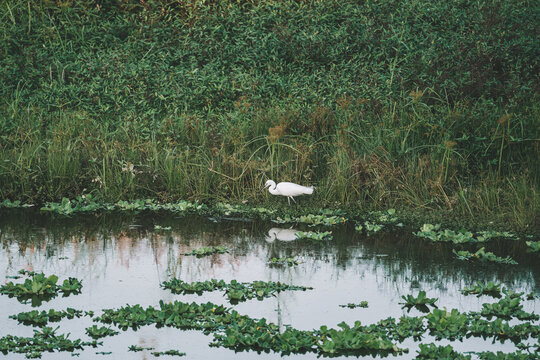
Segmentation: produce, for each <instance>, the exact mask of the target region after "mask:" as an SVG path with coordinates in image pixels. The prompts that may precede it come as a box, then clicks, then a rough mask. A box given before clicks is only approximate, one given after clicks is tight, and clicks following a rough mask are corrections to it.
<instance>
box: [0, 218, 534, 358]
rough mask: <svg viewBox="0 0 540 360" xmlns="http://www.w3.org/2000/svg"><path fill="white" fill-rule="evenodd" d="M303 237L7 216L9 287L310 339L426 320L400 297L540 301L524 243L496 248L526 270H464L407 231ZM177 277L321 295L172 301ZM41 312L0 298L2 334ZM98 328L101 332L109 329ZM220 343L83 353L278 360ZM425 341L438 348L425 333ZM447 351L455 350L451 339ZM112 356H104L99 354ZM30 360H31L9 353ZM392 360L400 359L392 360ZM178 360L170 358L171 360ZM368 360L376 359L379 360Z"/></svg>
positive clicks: (471, 306)
mask: <svg viewBox="0 0 540 360" xmlns="http://www.w3.org/2000/svg"><path fill="white" fill-rule="evenodd" d="M155 225H160V226H163V227H166V226H171V227H172V230H170V231H167V230H155V229H154V226H155ZM295 230H297V229H295V228H292V229H291V228H287V227H283V226H281V227H280V226H279V225H277V224H273V223H271V222H251V221H235V220H234V219H229V220H226V219H222V220H220V221H216V220H215V219H206V218H201V217H189V218H181V217H175V216H174V215H171V214H152V213H141V214H136V215H129V216H126V215H125V214H124V215H120V214H117V215H114V214H107V215H99V216H96V215H90V216H77V217H73V218H67V219H66V218H58V217H57V218H55V217H51V216H45V215H43V214H40V213H39V212H37V211H32V210H30V211H2V212H0V281H2V283H5V282H7V281H14V282H20V281H23V280H22V279H19V280H11V279H8V278H6V276H11V275H16V273H17V271H18V270H20V269H27V270H34V271H43V272H44V273H45V274H47V275H50V274H56V275H58V277H59V278H60V282H61V281H62V280H63V279H65V278H67V277H76V278H78V279H80V280H82V284H83V289H82V294H80V295H76V296H73V295H72V296H69V297H67V298H62V297H57V298H54V299H52V300H50V301H48V302H44V303H43V304H42V305H41V306H39V307H37V308H35V309H38V310H47V309H51V308H53V309H56V310H63V309H65V308H66V307H72V308H75V309H80V310H95V311H96V313H97V314H99V310H100V309H105V308H118V307H120V306H124V305H126V304H132V305H133V304H140V305H142V306H148V305H153V306H157V305H158V303H159V300H164V301H166V302H168V301H173V300H180V301H185V302H191V301H196V302H207V301H211V302H214V303H218V304H225V305H227V306H229V307H234V309H236V310H237V311H238V312H239V313H241V314H246V315H249V316H251V317H254V318H262V317H264V318H266V319H267V320H268V321H270V322H273V323H276V324H280V325H282V326H284V325H291V326H293V327H295V328H298V329H305V330H311V329H314V328H318V327H320V326H321V325H327V326H329V327H335V326H336V325H337V324H338V323H340V322H342V321H345V322H347V323H349V324H352V323H354V321H356V320H360V321H361V322H362V323H363V324H370V323H374V322H377V321H379V320H381V319H385V318H387V317H390V316H391V317H396V318H399V317H400V316H402V315H413V316H415V315H419V314H421V313H419V312H418V311H417V310H414V309H413V310H411V311H410V312H407V310H406V309H402V307H401V305H400V304H399V303H400V302H401V301H402V299H401V296H402V295H407V294H414V295H416V294H417V293H418V291H420V290H425V291H426V292H427V295H428V297H436V298H438V299H439V300H438V302H437V304H438V305H439V307H440V308H443V307H446V308H448V309H452V308H457V309H459V310H460V311H463V312H464V311H470V310H476V311H478V310H480V309H481V304H482V303H484V302H493V301H494V300H492V299H491V298H488V297H482V298H477V297H475V296H464V295H462V294H461V293H460V291H459V290H460V289H462V288H464V287H466V286H470V285H473V284H475V283H476V282H484V283H485V282H487V281H495V282H502V283H503V284H504V285H505V286H507V287H509V288H511V289H512V290H515V291H524V292H526V293H530V292H535V293H536V295H537V297H538V296H539V295H540V284H539V281H540V265H539V264H538V257H537V256H536V255H534V254H526V253H525V251H524V249H523V246H522V245H521V244H520V243H518V242H515V241H511V240H500V241H495V242H493V243H491V244H490V245H489V248H488V249H487V250H490V251H493V252H495V253H496V254H498V255H502V256H503V257H504V256H506V255H510V256H512V257H514V258H515V259H516V260H517V261H518V262H519V265H515V266H510V265H497V264H484V263H480V264H477V263H472V262H464V261H459V260H456V259H455V258H454V255H453V254H452V246H451V245H446V244H442V245H441V244H436V245H435V244H431V243H429V242H426V241H424V240H421V239H417V238H415V237H413V236H411V232H412V231H411V230H410V229H404V230H402V231H400V232H392V233H388V232H383V233H378V234H375V235H372V236H369V237H367V236H365V235H359V234H357V233H355V232H354V230H353V229H349V228H347V227H342V228H337V229H333V231H334V239H333V240H331V241H320V242H315V241H307V240H302V241H300V240H295V239H294V231H295ZM215 245H224V246H227V247H228V248H229V249H230V253H228V254H224V255H212V256H209V257H205V258H196V257H193V256H183V255H182V254H183V253H186V252H189V251H191V250H193V249H195V248H197V247H201V246H215ZM272 257H296V258H298V259H300V260H301V261H302V264H300V265H298V266H294V267H287V266H285V267H271V266H269V265H268V264H267V261H268V260H269V259H270V258H272ZM174 276H175V277H178V278H180V279H182V280H184V281H188V282H192V281H204V280H209V279H211V278H215V279H223V280H226V281H230V280H233V279H236V280H238V281H253V280H264V281H270V280H271V281H281V282H285V283H290V284H295V285H304V286H312V287H313V290H308V291H287V292H282V293H280V294H278V295H277V296H276V297H273V298H269V299H264V300H262V301H258V300H249V301H246V302H242V303H240V304H238V305H231V304H229V303H228V302H227V299H226V298H225V297H224V296H223V293H222V292H220V291H217V292H212V293H204V294H203V295H202V296H198V295H196V294H194V295H174V294H171V293H170V292H169V291H168V290H164V289H162V288H160V283H161V282H163V281H165V280H168V279H170V278H171V277H174ZM360 301H367V302H368V304H369V305H368V308H356V309H349V308H342V307H340V306H339V305H342V304H347V303H359V302H360ZM32 309H34V308H32V307H31V305H30V304H20V303H19V302H18V301H17V300H16V299H15V298H8V297H7V296H0V336H5V335H7V334H12V335H19V336H31V335H32V334H33V328H32V327H27V326H24V325H19V324H17V321H15V320H12V319H9V318H8V316H9V315H12V314H16V313H18V312H21V311H30V310H32ZM525 310H526V311H534V312H536V313H538V312H540V302H539V301H538V300H536V301H529V302H526V305H525ZM92 324H93V323H92V320H91V319H90V318H88V317H84V318H80V319H74V320H63V321H61V322H59V323H52V325H51V326H53V327H56V326H59V327H60V328H59V329H58V332H59V333H70V334H71V335H70V338H71V339H75V338H81V339H83V340H89V338H88V336H87V335H86V334H85V328H86V327H88V326H91V325H92ZM100 326H101V325H100ZM211 341H212V336H211V335H210V336H205V335H203V334H202V333H201V332H198V331H181V330H178V329H173V328H161V329H156V328H155V327H154V326H146V327H143V328H141V329H139V330H137V331H133V330H128V331H125V332H123V331H121V332H120V334H119V335H117V336H113V337H106V338H104V339H103V346H101V347H99V348H96V349H93V348H85V350H83V351H77V352H78V353H80V356H79V357H78V358H81V359H93V358H96V357H98V356H99V357H101V356H103V358H106V359H151V358H154V357H153V356H152V355H151V354H150V352H149V351H143V352H139V353H133V352H128V347H129V346H130V345H139V346H143V347H154V348H155V350H153V351H165V350H169V349H177V350H180V351H183V352H186V353H187V356H186V357H185V358H187V359H253V358H257V359H259V358H260V359H278V358H281V355H280V354H276V353H268V354H264V353H263V354H257V353H255V352H241V353H235V352H233V351H231V350H228V349H223V348H214V347H209V346H208V344H209V343H210V342H211ZM422 342H423V343H430V342H434V340H433V338H431V337H430V336H428V335H426V336H425V337H424V338H423V340H422ZM437 343H438V344H442V345H446V344H448V343H449V342H448V341H440V342H437ZM451 344H452V346H453V347H454V348H455V349H456V350H457V351H460V352H467V351H485V350H490V351H499V350H500V351H504V352H510V351H514V350H515V347H514V345H513V344H512V343H511V342H505V343H504V344H501V343H495V344H492V343H491V340H488V341H483V340H480V339H467V340H464V341H463V342H452V343H451ZM399 346H400V347H408V348H409V353H408V354H403V355H401V356H398V357H396V358H400V359H410V358H414V357H415V356H416V350H417V344H416V343H414V342H413V341H412V340H410V341H409V340H407V341H405V342H404V343H402V344H400V345H399ZM97 351H99V352H101V351H104V352H109V351H110V352H112V353H111V354H110V355H96V352H97ZM8 357H9V358H13V359H19V358H20V359H23V358H24V355H20V354H9V355H8ZM286 357H287V358H294V359H312V358H316V355H314V354H301V355H290V356H286ZM391 357H392V356H391ZM67 358H72V356H71V354H70V353H44V354H43V359H67ZM167 358H171V357H167ZM367 358H371V357H370V356H369V357H367Z"/></svg>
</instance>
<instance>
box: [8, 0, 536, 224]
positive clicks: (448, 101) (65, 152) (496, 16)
mask: <svg viewBox="0 0 540 360" xmlns="http://www.w3.org/2000/svg"><path fill="white" fill-rule="evenodd" d="M539 6H540V5H538V2H535V1H526V2H517V1H507V2H476V1H469V0H466V1H463V2H460V3H459V4H453V3H449V2H447V1H443V0H436V1H426V0H422V1H399V2H398V1H393V0H385V1H375V2H373V1H369V2H357V1H309V2H298V1H293V0H286V1H280V2H260V1H250V0H249V1H241V2H223V1H198V0H194V1H186V2H177V1H167V0H159V1H142V2H141V1H138V0H127V1H113V2H107V4H99V5H97V4H96V3H95V2H93V1H86V0H81V1H70V2H53V1H40V2H29V1H26V0H16V1H4V2H2V3H1V4H0V13H1V14H4V17H3V18H2V19H3V21H2V22H1V25H0V34H1V36H0V49H2V50H1V56H0V74H1V75H0V79H1V81H0V84H1V86H0V98H1V99H3V101H2V102H1V104H0V134H1V136H0V201H4V200H6V199H10V200H12V201H22V203H24V204H34V203H37V204H41V203H45V202H48V201H55V202H58V201H61V199H62V198H63V197H65V198H71V199H73V198H76V197H77V196H78V195H81V194H83V193H90V194H92V196H94V197H95V198H96V199H98V200H99V202H102V203H106V202H107V203H115V204H118V203H119V201H120V200H128V199H137V198H152V199H158V200H160V201H163V202H176V201H178V200H179V199H190V200H194V199H199V200H201V201H207V202H208V201H215V202H221V201H231V202H236V203H241V202H242V201H248V202H249V203H251V204H256V203H271V204H277V203H280V204H282V203H283V202H281V201H280V200H282V199H273V198H271V197H269V196H268V195H267V194H265V193H261V192H260V191H258V190H259V189H260V186H262V184H263V183H264V181H265V180H266V179H267V178H273V179H280V180H281V179H282V180H287V181H293V182H296V183H301V184H307V185H314V186H315V188H316V190H315V192H314V194H313V195H312V196H310V197H309V198H308V197H306V198H302V199H301V200H300V201H301V202H302V203H303V204H310V205H312V206H313V205H317V206H324V207H328V206H332V207H336V206H340V207H357V208H361V209H364V210H366V211H368V210H380V209H384V208H389V207H394V208H398V209H409V210H410V211H413V210H414V211H415V212H418V213H419V214H424V215H426V216H427V217H430V216H431V217H434V218H437V217H440V215H441V214H442V215H445V216H447V217H454V218H460V219H464V218H466V219H470V220H471V221H472V220H474V221H480V220H483V221H485V222H486V223H487V222H488V221H496V222H498V223H504V222H507V223H508V224H512V227H513V228H515V229H520V230H523V229H527V228H531V227H534V228H536V229H537V228H538V226H539V224H538V216H537V214H538V209H539V204H540V193H539V162H538V144H539V140H538V139H539V138H540V133H539V131H540V126H539V120H538V119H539V118H540V116H539V114H540V107H539V105H538V104H539V103H540V102H539V101H538V100H539V99H538V89H539V85H538V78H537V74H538V73H539V61H540V60H539V56H538V48H539V43H538V41H539V40H538V38H537V37H534V36H533V34H534V33H536V32H535V30H536V23H537V21H536V18H535V14H537V13H538V10H539V8H538V7H539ZM67 19H69V20H67ZM240 34H241V36H239V35H240ZM240 37H241V38H242V40H241V41H238V40H237V39H239V38H240ZM373 49H377V51H373ZM13 203H14V202H12V203H6V204H4V205H3V206H9V204H13ZM69 206H70V205H68V204H66V203H64V204H63V205H62V211H65V212H69V211H70V208H69ZM71 206H72V207H73V206H74V204H72V205H71ZM76 206H77V204H75V207H76ZM119 206H120V205H119ZM49 207H50V206H49Z"/></svg>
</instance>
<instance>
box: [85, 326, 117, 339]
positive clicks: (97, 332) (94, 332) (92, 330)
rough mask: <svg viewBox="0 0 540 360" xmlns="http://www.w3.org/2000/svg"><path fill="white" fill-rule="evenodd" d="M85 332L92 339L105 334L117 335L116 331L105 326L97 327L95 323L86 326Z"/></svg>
mask: <svg viewBox="0 0 540 360" xmlns="http://www.w3.org/2000/svg"><path fill="white" fill-rule="evenodd" d="M86 334H87V335H88V336H90V337H91V338H93V339H99V338H102V337H106V336H113V335H118V331H116V330H113V329H111V328H108V327H106V326H101V327H97V325H92V326H91V327H88V328H86Z"/></svg>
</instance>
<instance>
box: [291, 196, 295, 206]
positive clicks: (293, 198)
mask: <svg viewBox="0 0 540 360" xmlns="http://www.w3.org/2000/svg"><path fill="white" fill-rule="evenodd" d="M290 198H291V200H292V201H293V202H294V203H295V204H296V200H294V198H293V197H292V196H291V197H290Z"/></svg>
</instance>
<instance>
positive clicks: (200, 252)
mask: <svg viewBox="0 0 540 360" xmlns="http://www.w3.org/2000/svg"><path fill="white" fill-rule="evenodd" d="M228 252H229V249H228V248H227V247H225V246H203V247H200V248H197V249H194V250H192V251H191V252H188V253H186V254H184V255H194V256H196V257H203V256H208V255H213V254H225V253H228Z"/></svg>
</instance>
